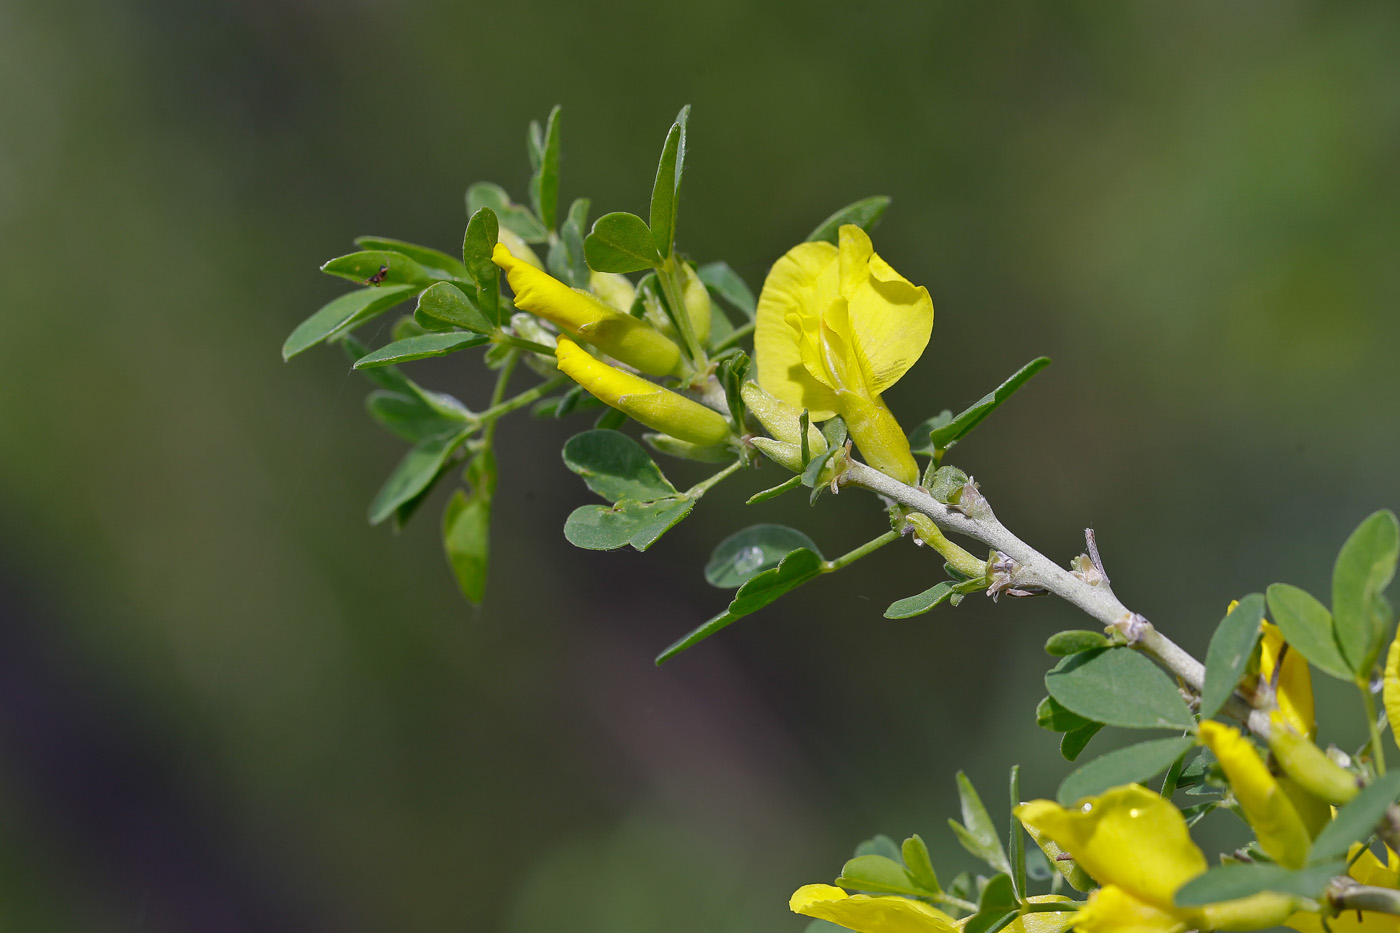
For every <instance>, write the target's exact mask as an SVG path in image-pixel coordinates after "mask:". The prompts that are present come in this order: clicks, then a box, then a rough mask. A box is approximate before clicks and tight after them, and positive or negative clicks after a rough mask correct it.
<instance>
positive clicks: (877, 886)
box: [836, 855, 935, 896]
mask: <svg viewBox="0 0 1400 933" xmlns="http://www.w3.org/2000/svg"><path fill="white" fill-rule="evenodd" d="M836 883H837V884H838V885H839V886H841V887H843V888H849V889H851V890H853V891H867V892H869V893H871V894H904V895H913V896H919V895H923V894H929V893H935V892H930V891H928V890H926V889H924V888H922V887H920V886H919V885H918V884H917V883H916V882H915V881H914V879H913V878H912V877H910V875H909V872H907V871H905V870H904V866H903V865H901V864H899V863H898V862H896V861H894V860H893V859H890V858H886V857H885V856H883V855H857V856H856V857H855V858H853V859H851V860H849V861H848V862H846V864H845V866H843V867H842V869H841V877H839V878H837V879H836Z"/></svg>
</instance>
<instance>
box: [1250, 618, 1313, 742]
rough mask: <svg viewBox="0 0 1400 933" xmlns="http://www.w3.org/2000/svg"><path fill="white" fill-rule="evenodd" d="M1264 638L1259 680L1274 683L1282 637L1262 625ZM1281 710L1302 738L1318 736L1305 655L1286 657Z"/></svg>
mask: <svg viewBox="0 0 1400 933" xmlns="http://www.w3.org/2000/svg"><path fill="white" fill-rule="evenodd" d="M1263 631H1264V637H1263V638H1261V639H1260V642H1259V676H1260V677H1262V678H1263V679H1264V680H1270V681H1271V680H1273V677H1274V668H1275V667H1277V666H1278V658H1279V654H1281V653H1282V652H1283V649H1284V641H1283V633H1282V632H1280V631H1279V629H1278V626H1277V625H1274V624H1273V623H1271V622H1265V623H1263ZM1278 708H1279V711H1280V712H1281V713H1283V715H1284V718H1285V719H1287V720H1288V724H1289V725H1291V726H1292V727H1293V728H1294V729H1296V730H1298V732H1299V733H1300V734H1301V735H1305V736H1307V737H1308V738H1310V739H1311V738H1313V737H1315V736H1316V735H1317V720H1316V719H1315V718H1314V716H1313V692H1312V673H1311V672H1310V671H1309V670H1308V659H1307V658H1305V657H1303V655H1302V652H1299V651H1289V652H1288V653H1287V654H1284V655H1283V669H1282V670H1281V671H1279V676H1278Z"/></svg>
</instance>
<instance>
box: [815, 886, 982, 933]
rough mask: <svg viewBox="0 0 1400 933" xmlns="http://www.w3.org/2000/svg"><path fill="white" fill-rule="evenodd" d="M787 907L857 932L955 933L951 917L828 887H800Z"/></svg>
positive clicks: (920, 905)
mask: <svg viewBox="0 0 1400 933" xmlns="http://www.w3.org/2000/svg"><path fill="white" fill-rule="evenodd" d="M788 906H789V907H790V908H792V912H793V913H796V914H802V915H803V916H804V917H814V918H816V919H817V920H826V921H829V922H831V923H834V924H836V925H837V926H843V927H845V928H846V929H848V930H856V931H857V933H956V931H957V929H958V927H957V926H956V925H955V924H954V921H953V918H952V917H949V916H948V915H947V914H945V913H944V912H943V911H941V910H938V909H936V908H933V907H930V906H929V905H927V904H924V903H921V902H919V901H914V900H910V899H909V898H907V897H871V896H869V895H866V894H847V893H846V892H845V891H843V890H841V889H840V888H837V887H833V886H831V885H829V884H808V885H803V886H802V887H800V888H798V889H797V891H796V893H794V894H793V895H792V900H790V901H789V902H788Z"/></svg>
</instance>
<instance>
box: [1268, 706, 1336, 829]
mask: <svg viewBox="0 0 1400 933" xmlns="http://www.w3.org/2000/svg"><path fill="white" fill-rule="evenodd" d="M1269 751H1271V752H1273V754H1274V760H1276V761H1277V762H1278V764H1279V767H1280V768H1282V769H1283V773H1284V774H1286V775H1288V776H1289V777H1291V778H1292V779H1293V780H1294V781H1295V782H1297V784H1298V786H1299V787H1302V788H1303V789H1304V790H1306V791H1308V792H1309V793H1311V794H1314V795H1315V796H1317V797H1321V798H1322V799H1323V800H1325V801H1327V802H1328V803H1330V804H1332V805H1334V806H1338V807H1340V806H1342V805H1343V804H1345V803H1347V802H1348V801H1349V800H1351V798H1353V797H1355V796H1356V794H1357V791H1358V788H1357V786H1356V775H1354V774H1352V773H1351V772H1350V771H1348V770H1347V769H1346V768H1343V767H1341V766H1340V765H1338V764H1336V763H1335V762H1333V761H1332V759H1330V758H1328V757H1327V753H1326V752H1324V751H1323V750H1322V749H1320V748H1318V747H1317V746H1316V745H1314V744H1313V743H1312V741H1311V740H1309V739H1308V738H1307V737H1306V736H1302V735H1299V734H1298V733H1297V732H1296V731H1295V730H1294V729H1293V727H1292V726H1290V725H1289V724H1288V720H1286V719H1285V718H1284V717H1283V715H1282V714H1281V713H1279V712H1277V711H1275V712H1274V713H1273V714H1272V715H1271V716H1270V717H1269Z"/></svg>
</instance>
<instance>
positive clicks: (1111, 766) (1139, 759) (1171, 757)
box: [1055, 738, 1195, 807]
mask: <svg viewBox="0 0 1400 933" xmlns="http://www.w3.org/2000/svg"><path fill="white" fill-rule="evenodd" d="M1194 744H1195V739H1193V738H1181V739H1153V740H1152V741H1150V742H1140V743H1138V744H1137V745H1129V746H1128V747H1127V748H1120V749H1117V750H1116V751H1111V752H1109V753H1108V754H1107V755H1104V756H1102V757H1101V758H1095V759H1094V760H1093V761H1090V762H1089V763H1088V764H1085V765H1081V766H1080V767H1079V768H1077V769H1076V770H1074V771H1072V772H1071V773H1070V775H1069V777H1067V778H1065V779H1064V782H1063V783H1061V784H1060V790H1059V793H1057V794H1056V795H1055V799H1057V800H1058V801H1059V802H1060V806H1062V807H1068V806H1070V805H1072V804H1073V803H1074V802H1075V801H1077V800H1081V799H1083V798H1085V797H1092V796H1094V795H1095V794H1098V793H1101V792H1103V791H1106V790H1108V789H1109V788H1110V787H1117V786H1119V785H1120V784H1137V783H1141V782H1143V781H1146V780H1147V779H1148V778H1150V777H1153V776H1155V775H1158V774H1161V773H1162V772H1163V771H1165V770H1167V769H1168V768H1170V767H1171V766H1172V763H1173V762H1175V761H1176V760H1177V758H1179V757H1180V756H1181V753H1182V752H1184V751H1186V750H1187V749H1188V748H1190V747H1191V746H1192V745H1194Z"/></svg>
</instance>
